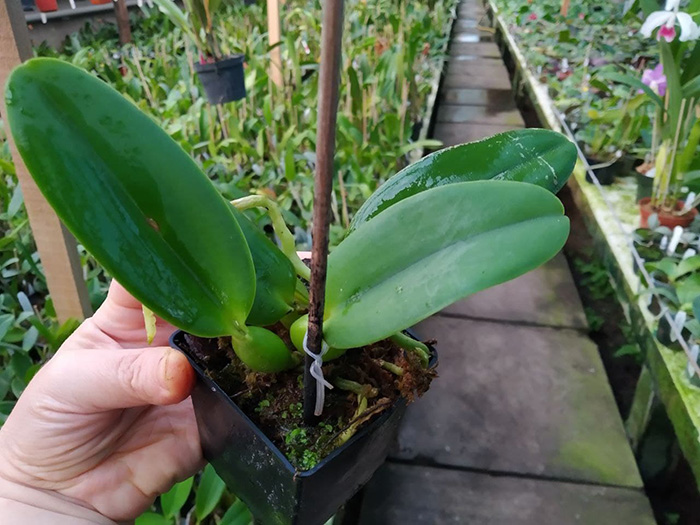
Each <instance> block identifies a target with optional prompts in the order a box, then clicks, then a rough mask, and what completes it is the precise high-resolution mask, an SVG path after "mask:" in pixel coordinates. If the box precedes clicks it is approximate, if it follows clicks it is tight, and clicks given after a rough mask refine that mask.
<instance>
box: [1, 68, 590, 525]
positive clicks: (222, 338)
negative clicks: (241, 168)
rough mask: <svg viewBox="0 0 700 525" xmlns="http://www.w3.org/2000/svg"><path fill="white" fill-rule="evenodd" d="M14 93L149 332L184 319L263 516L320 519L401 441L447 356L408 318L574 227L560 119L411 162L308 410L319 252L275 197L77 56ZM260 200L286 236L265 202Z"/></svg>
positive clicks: (361, 228) (534, 257)
mask: <svg viewBox="0 0 700 525" xmlns="http://www.w3.org/2000/svg"><path fill="white" fill-rule="evenodd" d="M6 99H7V107H8V115H7V117H8V122H9V125H10V130H11V132H12V134H13V136H14V138H15V141H16V144H17V148H18V150H19V151H20V154H21V156H22V158H23V159H24V161H25V163H26V165H27V167H28V169H29V171H30V172H31V174H32V176H33V178H34V180H35V181H36V183H37V185H38V186H39V188H40V189H41V191H42V192H43V193H44V195H45V196H46V198H47V200H48V202H49V203H50V204H51V205H52V206H53V207H54V209H55V210H56V212H57V213H58V214H59V216H60V217H61V218H62V220H63V221H64V223H65V224H66V226H67V227H68V228H69V229H70V230H71V231H72V232H73V233H74V234H75V236H76V237H77V238H78V239H79V240H80V242H81V243H82V244H83V245H84V246H85V247H86V248H87V249H88V250H90V251H91V253H92V254H93V255H94V256H95V257H96V258H97V259H98V260H99V261H100V262H101V263H102V264H103V266H104V267H105V269H106V270H107V271H108V272H109V273H110V274H111V275H113V276H114V278H116V279H117V280H119V282H121V283H122V285H123V286H125V287H126V289H127V290H129V291H130V292H131V293H132V294H133V295H134V297H136V298H137V299H139V300H140V301H141V302H142V303H143V305H144V327H145V329H144V337H146V335H147V334H151V335H152V333H153V330H154V329H155V322H154V319H155V317H154V314H155V315H158V316H160V317H162V318H163V319H166V320H168V321H169V322H171V323H173V324H175V325H176V326H178V327H179V328H181V329H182V331H180V332H178V333H177V334H176V335H174V336H173V338H172V341H173V344H175V345H177V346H178V348H181V349H182V350H183V351H184V352H186V353H187V355H188V357H189V359H190V361H191V362H192V363H193V366H194V367H195V369H196V370H197V372H198V383H197V386H196V388H195V390H194V392H193V401H194V406H195V412H196V416H197V420H198V425H199V430H200V435H201V441H202V445H203V451H204V454H205V457H206V458H207V459H208V460H209V461H211V462H212V463H213V465H214V467H215V468H216V470H217V472H219V474H220V475H221V476H222V478H223V479H224V480H225V481H226V482H227V483H228V484H230V486H231V487H232V489H233V490H234V491H235V492H236V493H237V495H238V496H239V497H240V498H241V499H242V500H243V501H244V502H245V503H246V504H248V505H249V507H250V508H251V511H252V512H253V514H254V516H255V517H256V519H259V520H261V521H263V522H265V523H279V524H287V523H304V524H312V525H313V524H317V523H323V522H324V521H325V520H326V519H327V518H328V517H329V516H330V515H331V514H332V513H333V512H334V511H335V510H336V509H337V507H338V506H339V505H340V504H342V503H343V502H344V501H345V500H346V499H347V498H349V497H350V496H351V495H352V494H353V493H354V492H355V491H356V490H358V488H359V487H360V486H361V485H362V484H363V483H365V482H366V481H367V480H368V478H369V476H370V475H371V474H372V472H373V471H374V470H375V469H376V468H377V467H378V466H379V465H380V463H381V462H382V461H383V460H384V458H385V456H386V454H387V452H388V448H389V446H390V443H391V440H392V438H393V436H394V432H395V429H396V425H397V423H398V420H399V418H400V416H401V412H402V409H403V406H405V403H406V402H409V401H411V400H412V399H413V398H414V397H417V396H419V395H420V394H421V393H423V392H425V390H426V389H427V388H428V387H429V384H430V381H431V380H432V379H433V377H434V375H435V373H434V370H433V367H434V365H435V359H436V355H435V352H434V349H433V348H432V347H430V346H429V345H427V344H425V343H423V342H420V341H418V340H417V339H415V338H413V337H410V336H408V335H407V334H406V333H405V332H404V330H405V329H407V328H408V327H410V326H412V325H413V324H415V323H416V322H418V321H420V320H421V319H424V318H426V317H427V316H429V315H432V314H433V313H435V312H437V311H439V310H440V309H442V308H444V307H445V306H447V305H448V304H450V303H452V302H454V301H456V300H459V299H460V298H462V297H464V296H466V295H468V294H470V293H474V292H476V291H479V290H481V289H484V288H486V287H488V286H492V285H495V284H498V283H500V282H504V281H506V280H508V279H512V278H514V277H516V276H518V275H520V274H522V273H524V272H527V271H529V270H531V269H533V268H535V267H537V266H538V265H540V264H542V263H543V262H545V261H547V260H548V259H549V258H551V257H552V256H554V255H555V254H556V253H557V252H558V251H559V250H560V248H561V247H562V245H563V243H564V241H565V239H566V237H567V235H568V220H567V219H566V217H564V215H563V208H562V206H561V203H560V202H559V201H558V200H557V198H556V197H555V196H554V195H553V194H552V193H551V191H552V190H555V189H557V188H558V187H560V186H561V185H562V184H563V183H564V182H565V181H566V178H567V177H568V175H569V174H570V172H571V169H572V168H573V165H574V162H575V159H576V150H575V147H574V146H573V144H571V143H570V142H569V141H568V140H567V139H565V138H564V137H562V136H560V135H558V134H555V133H553V132H549V131H544V130H522V131H516V132H510V133H507V134H503V135H501V136H497V137H494V138H492V139H490V140H489V141H484V142H479V143H475V144H467V145H463V146H458V147H454V148H448V149H445V150H442V151H440V152H438V153H435V154H433V155H431V156H429V157H426V158H425V159H423V160H421V161H419V162H418V163H416V164H414V165H411V166H409V167H408V168H406V169H405V170H403V171H402V172H400V173H398V174H397V175H396V176H395V177H394V178H393V179H391V180H390V181H388V182H387V183H386V184H385V185H383V186H382V187H381V188H380V189H379V190H378V193H377V194H375V195H374V196H373V197H372V198H370V199H369V200H368V201H367V202H366V203H365V205H364V206H363V207H362V209H361V210H360V211H359V212H358V213H357V215H356V217H355V219H354V221H353V223H352V225H351V228H350V230H349V232H348V233H347V235H346V237H345V238H344V239H343V240H342V241H341V242H340V243H339V244H338V245H337V246H336V247H335V248H334V250H333V251H332V252H331V254H330V256H329V258H328V266H327V281H326V295H325V297H326V299H325V309H324V315H323V339H324V342H325V345H324V346H325V350H324V352H323V354H322V356H321V357H317V358H316V359H317V361H318V367H317V368H316V373H317V375H316V376H315V377H316V379H317V386H318V388H319V389H320V393H321V395H319V396H318V398H320V399H321V403H320V409H321V410H318V411H317V412H318V413H320V416H319V418H318V420H317V421H316V422H314V423H313V424H305V423H304V421H303V420H302V419H301V415H300V411H301V407H300V400H301V399H302V398H301V395H302V394H301V390H302V389H301V388H300V364H299V363H300V361H301V357H302V356H303V355H304V353H303V352H304V351H305V350H306V343H305V338H306V337H305V333H306V328H307V321H306V319H305V317H304V313H305V310H306V305H307V304H308V296H307V294H306V287H305V286H304V282H305V281H306V280H307V279H308V277H309V268H308V267H307V266H306V265H305V264H304V263H303V261H301V260H300V258H299V257H298V255H297V254H296V252H295V247H294V241H293V237H292V236H291V234H290V233H289V231H288V229H287V227H286V225H285V224H284V221H283V220H282V216H281V213H280V212H279V210H278V209H277V206H276V205H275V203H274V202H273V201H271V200H270V199H269V198H267V197H264V196H261V195H250V196H247V197H243V198H241V199H238V200H236V201H233V203H229V202H227V201H225V200H224V199H223V198H222V197H221V195H220V194H219V193H218V192H217V190H216V189H215V188H214V186H213V184H212V183H211V182H210V181H209V179H208V178H207V177H206V176H205V175H204V174H203V173H202V171H201V170H200V169H199V168H198V167H197V165H196V164H195V163H194V161H193V160H192V159H191V158H190V157H189V156H188V155H187V154H186V153H185V152H184V151H183V150H181V149H180V147H179V146H178V145H177V144H176V143H175V142H174V141H173V140H172V139H171V138H170V137H169V136H168V135H167V134H166V133H165V132H164V131H163V130H162V129H161V128H160V127H159V126H158V125H157V124H156V123H155V122H154V121H153V120H151V119H150V118H149V117H148V116H146V115H144V114H143V113H141V112H140V111H139V110H138V109H137V107H136V106H135V105H133V104H132V103H131V102H129V101H128V100H126V99H125V98H123V97H122V96H121V95H119V94H118V93H117V92H116V91H114V90H113V89H112V88H110V87H109V86H107V85H106V84H104V83H103V82H102V81H100V80H98V79H96V78H95V77H92V76H91V75H89V74H88V73H86V72H84V71H82V70H80V69H78V68H76V67H74V66H71V65H69V64H66V63H62V62H60V61H57V60H52V59H33V60H30V61H28V62H27V63H25V64H24V65H22V66H20V67H19V68H17V69H16V70H15V71H14V72H13V73H12V75H11V77H10V80H9V82H8V85H7V88H6ZM48 137H51V140H47V138H48ZM476 153H478V154H480V155H481V157H478V156H477V157H474V155H475V154H476ZM475 160H478V162H476V161H475ZM489 179H493V180H489ZM548 190H549V191H548ZM253 207H261V208H263V209H266V210H267V211H268V213H269V215H270V220H271V222H272V225H273V227H274V229H275V232H276V234H277V236H278V238H279V240H280V243H281V247H280V248H278V247H277V246H276V245H275V244H273V243H272V242H270V241H269V240H268V239H267V237H266V236H265V235H264V234H263V232H262V231H261V230H259V229H257V228H256V226H255V225H254V224H253V223H252V222H251V221H250V220H248V218H247V216H246V214H245V213H246V210H248V209H250V208H253ZM324 387H328V388H330V387H333V388H332V389H330V390H329V389H327V388H324ZM324 397H325V400H324V399H323V398H324ZM317 408H319V407H317Z"/></svg>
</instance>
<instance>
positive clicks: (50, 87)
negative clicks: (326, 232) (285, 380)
mask: <svg viewBox="0 0 700 525" xmlns="http://www.w3.org/2000/svg"><path fill="white" fill-rule="evenodd" d="M6 99H7V106H8V118H9V122H10V129H11V130H12V134H13V136H14V138H15V141H16V142H17V147H18V148H19V150H20V153H21V155H22V158H23V159H24V162H25V164H26V165H27V167H28V168H29V171H30V172H31V174H32V176H33V177H34V180H35V181H36V182H37V185H38V186H39V188H40V189H41V191H42V193H43V194H44V195H45V196H46V198H47V200H48V201H49V203H50V204H51V205H52V207H53V208H54V209H55V210H56V212H57V213H58V215H59V216H60V217H61V219H62V220H63V221H64V223H65V224H66V226H67V227H68V228H69V229H70V230H71V231H72V232H73V233H74V234H75V236H76V237H77V238H78V239H79V240H80V242H81V243H82V244H83V245H84V246H85V247H86V248H87V249H88V250H89V251H90V252H92V254H93V255H94V256H95V258H96V259H97V260H98V261H99V262H100V263H101V264H102V265H103V266H104V267H105V269H106V270H107V271H108V272H109V273H110V274H111V275H113V276H114V277H115V278H116V279H117V280H118V281H119V282H120V283H121V284H123V285H124V287H125V288H127V289H128V290H129V291H130V292H131V293H132V294H133V295H134V296H135V297H136V298H137V299H139V300H140V301H141V302H142V303H143V304H145V305H146V306H147V307H148V308H149V309H151V310H152V311H153V312H155V313H156V314H158V315H159V316H161V317H163V318H164V319H166V320H168V321H170V322H171V323H173V324H174V325H176V326H178V327H180V328H183V329H185V330H187V331H189V332H191V333H193V334H195V335H200V336H209V337H211V336H217V335H226V334H230V333H233V332H235V331H237V330H238V327H239V326H240V325H242V324H243V323H244V322H245V320H246V318H247V316H248V313H249V312H250V309H251V306H252V304H253V299H254V295H255V273H254V269H253V261H252V259H251V256H250V251H249V250H248V246H247V244H246V242H245V239H244V237H243V234H242V232H241V230H240V228H239V226H238V223H237V222H236V220H235V218H234V216H233V214H232V213H231V210H230V207H229V205H228V203H227V202H226V201H225V200H224V199H223V198H222V197H221V195H219V193H218V192H217V191H216V189H215V188H214V186H213V185H212V184H211V182H210V181H209V179H208V178H207V177H206V176H205V175H204V174H203V173H202V172H201V171H200V169H199V168H198V167H197V165H196V164H195V163H194V161H193V160H192V159H191V158H190V157H189V156H188V155H187V154H186V153H185V152H184V151H182V149H180V147H179V146H178V145H177V144H176V143H175V142H174V141H173V140H172V139H171V138H170V137H169V136H168V135H167V134H166V133H165V132H164V131H163V130H162V129H161V128H160V127H158V125H157V124H155V122H153V121H152V120H151V119H150V118H149V117H147V116H146V115H145V114H143V113H141V111H139V110H138V109H137V108H136V106H134V105H133V104H132V103H131V102H129V101H127V100H126V99H125V98H123V97H122V96H121V95H120V94H119V93H117V92H116V91H115V90H113V89H112V88H111V87H109V86H107V84H105V83H104V82H102V81H100V80H98V79H97V78H95V77H93V76H92V75H89V74H88V73H86V72H84V71H82V70H80V69H78V68H76V67H74V66H71V65H69V64H66V63H63V62H60V61H58V60H52V59H43V58H42V59H33V60H30V61H28V62H26V63H25V64H24V65H22V66H20V67H18V68H17V69H15V71H14V72H13V73H12V75H11V76H10V80H9V82H8V85H7V89H6Z"/></svg>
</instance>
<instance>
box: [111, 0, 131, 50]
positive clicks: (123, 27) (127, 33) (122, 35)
mask: <svg viewBox="0 0 700 525" xmlns="http://www.w3.org/2000/svg"><path fill="white" fill-rule="evenodd" d="M112 4H113V5H114V15H115V16H116V18H117V30H118V31H119V43H120V44H121V45H124V44H128V43H129V42H131V25H130V24H129V10H128V9H127V6H126V0H113V2H112Z"/></svg>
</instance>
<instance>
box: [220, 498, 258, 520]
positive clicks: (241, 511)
mask: <svg viewBox="0 0 700 525" xmlns="http://www.w3.org/2000/svg"><path fill="white" fill-rule="evenodd" d="M252 521H253V516H252V515H251V514H250V511H249V510H248V507H246V506H245V503H243V502H242V501H241V500H239V499H237V500H236V501H235V502H234V504H233V505H231V506H230V507H229V509H228V510H227V511H226V514H224V516H223V518H221V521H220V522H219V525H250V523H252Z"/></svg>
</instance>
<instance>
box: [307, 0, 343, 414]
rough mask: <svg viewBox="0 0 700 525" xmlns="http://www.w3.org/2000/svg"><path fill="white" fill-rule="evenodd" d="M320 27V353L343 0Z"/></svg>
mask: <svg viewBox="0 0 700 525" xmlns="http://www.w3.org/2000/svg"><path fill="white" fill-rule="evenodd" d="M322 6H323V7H322V9H323V21H322V24H321V71H320V73H319V81H318V129H317V131H316V173H315V177H314V212H313V230H312V232H311V236H312V238H313V243H312V245H311V282H310V283H309V285H310V286H309V332H308V348H309V351H311V352H313V353H314V354H319V353H321V348H322V345H323V308H324V305H325V290H326V263H327V260H328V229H329V223H330V217H331V190H332V189H333V169H334V168H333V158H334V154H335V125H336V117H337V111H338V89H339V88H338V85H339V83H340V60H341V53H340V50H341V44H342V36H343V0H324V2H323V3H322ZM313 362H314V359H313V358H312V357H311V356H309V355H307V356H306V365H305V367H304V421H306V423H307V424H311V423H312V422H313V421H314V405H315V403H316V380H315V379H314V378H313V377H312V376H311V371H310V367H311V364H312V363H313Z"/></svg>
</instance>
